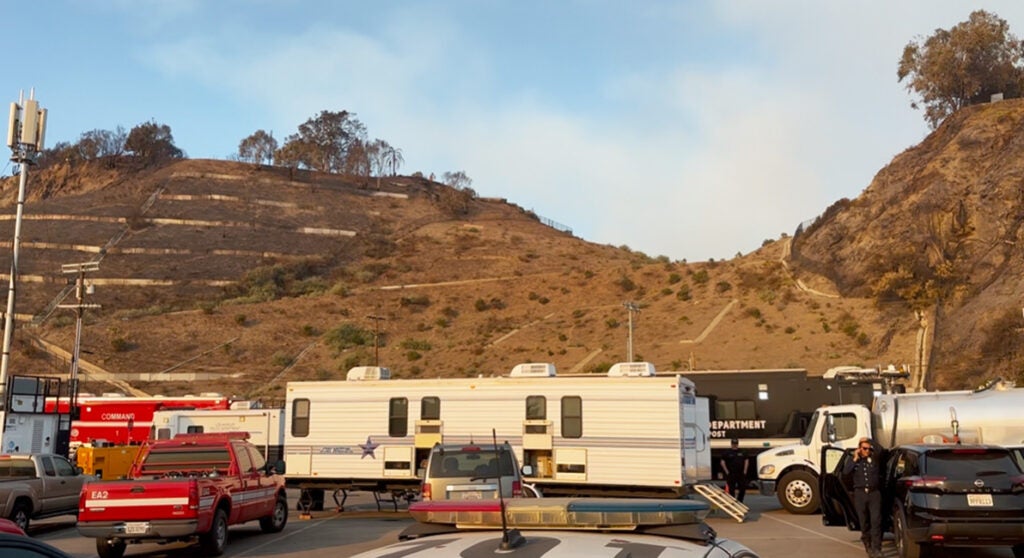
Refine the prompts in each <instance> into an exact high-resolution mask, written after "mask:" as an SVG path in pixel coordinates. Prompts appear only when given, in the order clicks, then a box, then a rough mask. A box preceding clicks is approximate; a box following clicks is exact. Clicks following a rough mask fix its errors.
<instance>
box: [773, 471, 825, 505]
mask: <svg viewBox="0 0 1024 558" xmlns="http://www.w3.org/2000/svg"><path fill="white" fill-rule="evenodd" d="M778 497H779V503H780V504H782V507H784V508H786V511H788V512H789V513H793V514H797V515H809V514H812V513H814V512H816V511H818V479H817V477H815V476H814V474H812V473H810V472H808V471H793V472H791V473H787V474H786V476H784V477H782V480H780V481H779V489H778Z"/></svg>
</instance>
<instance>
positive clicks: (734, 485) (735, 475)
mask: <svg viewBox="0 0 1024 558" xmlns="http://www.w3.org/2000/svg"><path fill="white" fill-rule="evenodd" d="M730 445H731V446H732V447H730V448H729V451H727V452H725V455H723V456H722V460H721V461H720V465H721V466H722V472H723V473H725V485H726V488H728V489H729V494H731V495H732V497H733V498H736V499H737V500H739V501H740V502H742V501H743V496H745V495H746V493H747V467H748V466H749V464H750V459H749V458H747V456H746V455H745V454H744V453H743V452H742V451H740V441H739V440H737V439H736V438H733V439H732V444H730Z"/></svg>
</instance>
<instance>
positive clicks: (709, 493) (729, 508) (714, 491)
mask: <svg viewBox="0 0 1024 558" xmlns="http://www.w3.org/2000/svg"><path fill="white" fill-rule="evenodd" d="M693 489H694V490H695V491H697V494H700V495H701V496H702V497H703V498H704V499H705V500H707V501H708V502H710V503H711V505H712V506H714V507H716V508H718V509H720V510H722V511H724V512H725V513H727V514H729V515H730V516H732V518H733V519H735V520H736V521H738V522H740V523H743V520H744V519H746V517H747V512H749V511H750V508H749V507H747V506H746V505H744V504H743V502H740V501H739V500H737V499H736V498H733V497H732V496H731V495H729V494H727V493H726V492H725V491H724V490H722V489H721V488H718V487H717V486H715V485H713V484H695V485H693Z"/></svg>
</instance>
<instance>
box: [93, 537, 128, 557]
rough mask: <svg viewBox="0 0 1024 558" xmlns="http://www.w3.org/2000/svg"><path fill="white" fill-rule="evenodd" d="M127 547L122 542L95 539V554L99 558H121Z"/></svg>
mask: <svg viewBox="0 0 1024 558" xmlns="http://www.w3.org/2000/svg"><path fill="white" fill-rule="evenodd" d="M127 546H128V545H127V544H125V542H124V541H122V540H107V539H96V554H99V556H100V558H121V557H122V556H124V549H125V548H126V547H127Z"/></svg>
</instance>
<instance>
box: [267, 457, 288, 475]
mask: <svg viewBox="0 0 1024 558" xmlns="http://www.w3.org/2000/svg"><path fill="white" fill-rule="evenodd" d="M265 470H266V471H267V474H268V475H283V474H284V460H283V459H278V460H277V461H275V462H273V463H267V466H266V469H265Z"/></svg>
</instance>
